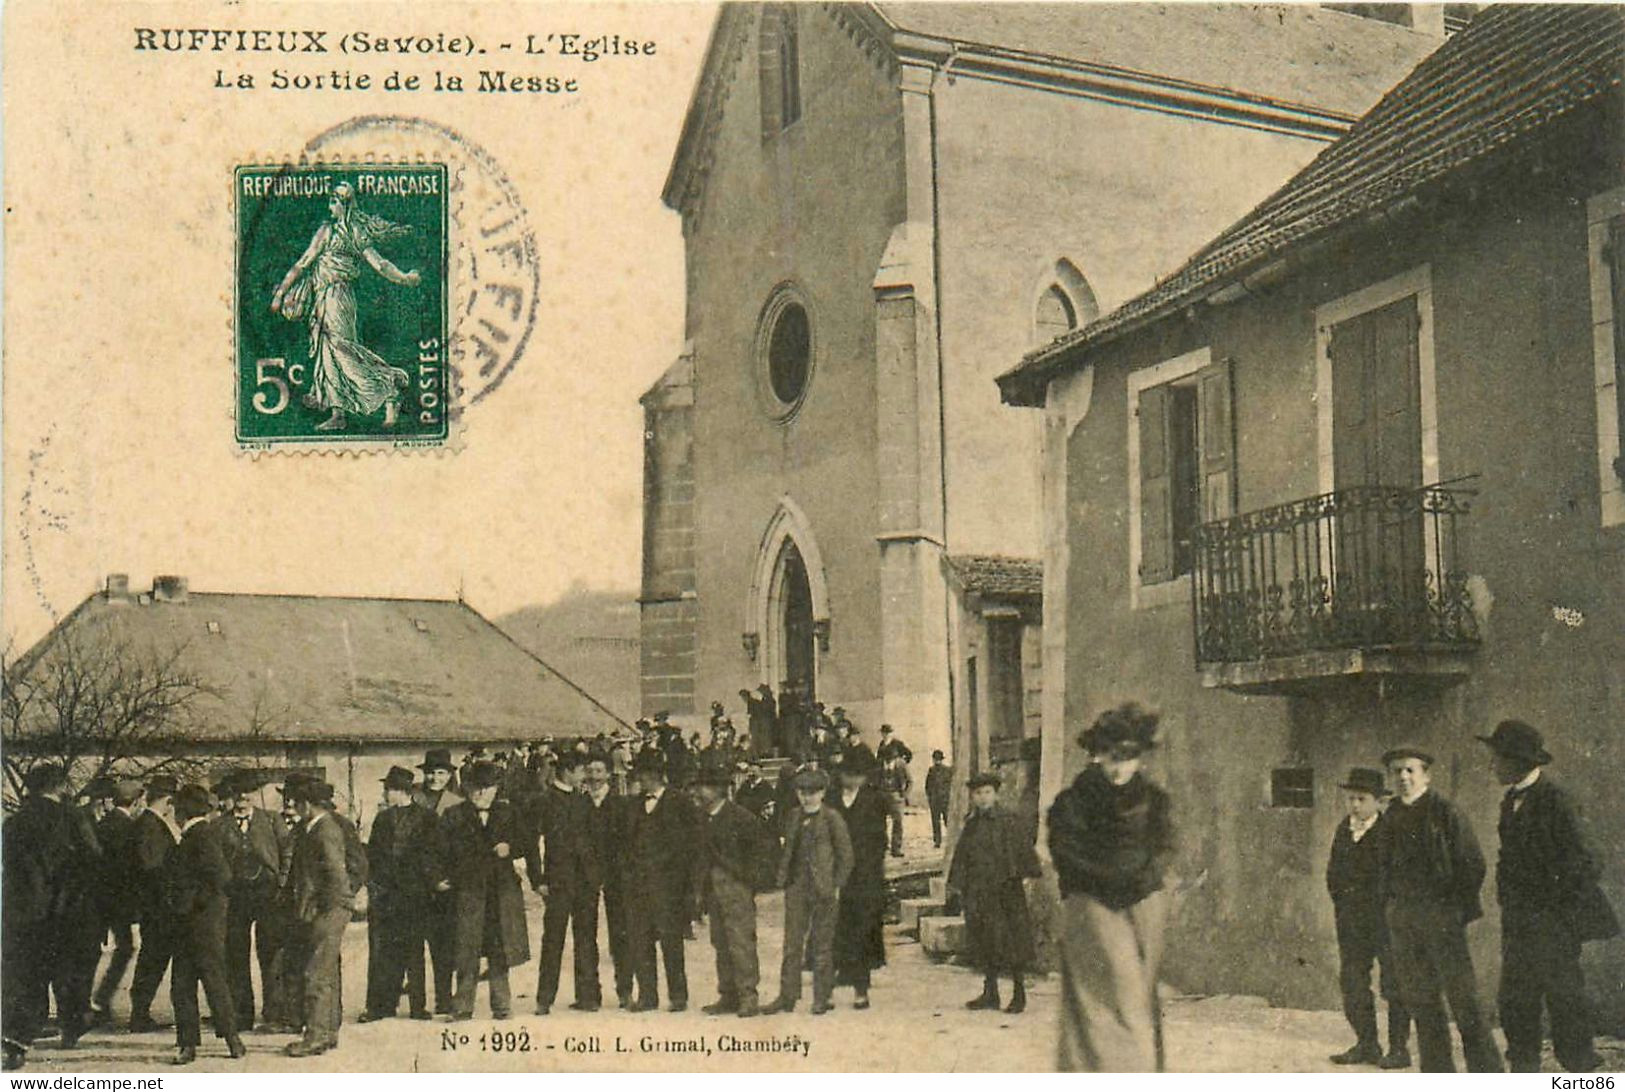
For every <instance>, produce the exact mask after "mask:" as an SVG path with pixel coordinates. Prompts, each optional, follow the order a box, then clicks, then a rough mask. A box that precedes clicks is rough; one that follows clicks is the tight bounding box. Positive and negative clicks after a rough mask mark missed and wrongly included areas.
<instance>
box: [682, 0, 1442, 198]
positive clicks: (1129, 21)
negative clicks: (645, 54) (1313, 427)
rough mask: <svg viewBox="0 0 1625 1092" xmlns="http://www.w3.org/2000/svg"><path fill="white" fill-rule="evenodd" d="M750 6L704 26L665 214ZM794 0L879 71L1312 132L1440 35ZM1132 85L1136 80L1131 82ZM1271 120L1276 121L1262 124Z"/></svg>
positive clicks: (1332, 125)
mask: <svg viewBox="0 0 1625 1092" xmlns="http://www.w3.org/2000/svg"><path fill="white" fill-rule="evenodd" d="M760 7H761V5H759V4H754V3H738V2H735V3H725V4H723V5H722V8H721V11H720V12H719V14H718V16H717V21H716V23H715V24H714V25H713V26H712V29H711V37H710V41H709V43H708V44H707V46H706V54H705V61H704V63H703V65H702V67H701V71H700V76H699V79H698V80H697V81H696V84H695V88H694V92H693V96H692V98H691V99H690V102H689V109H688V113H687V115H686V117H685V119H684V122H683V130H682V134H681V136H680V137H679V138H678V143H677V149H676V153H675V154H674V156H673V159H672V165H671V170H670V172H669V174H668V175H667V178H666V184H665V187H664V189H663V191H662V199H663V200H664V201H665V202H666V204H667V205H668V206H670V207H672V208H674V209H686V208H687V207H689V205H690V203H691V202H692V201H693V200H694V198H695V196H696V195H697V193H698V192H699V190H700V188H701V186H702V184H703V179H704V175H705V174H706V172H707V170H708V162H709V157H710V155H711V154H712V146H713V144H714V136H715V130H716V126H717V124H718V121H719V119H720V115H721V109H722V104H723V103H724V102H725V100H726V99H727V96H728V93H729V88H730V85H731V83H732V81H733V76H734V69H735V67H736V66H737V64H738V62H739V61H740V60H741V58H742V56H743V55H744V53H745V50H746V48H747V37H748V35H749V33H750V31H751V29H752V28H753V27H754V26H755V25H756V14H755V13H756V11H757V10H758V9H759V8H760ZM806 7H807V9H809V10H814V11H819V12H823V13H825V14H827V15H828V16H830V17H831V18H832V19H833V20H834V21H835V22H836V23H838V24H839V25H840V26H841V27H842V28H843V29H845V31H846V32H847V33H848V34H849V35H850V36H851V37H852V38H853V40H854V41H855V42H857V44H858V45H859V47H860V48H861V49H862V50H863V51H864V52H865V53H867V54H868V55H869V56H870V57H871V58H873V59H875V60H876V61H877V62H879V63H882V64H885V65H888V66H895V65H896V63H897V61H898V59H899V57H900V56H903V55H904V54H908V55H911V56H914V57H922V56H925V57H931V58H933V59H935V60H936V61H937V62H944V63H951V64H955V65H957V66H959V69H960V71H961V73H962V74H968V73H969V72H970V70H971V69H970V67H969V66H967V65H966V63H965V62H966V61H967V60H969V59H970V58H983V59H988V58H993V59H996V60H998V61H999V62H1000V63H1001V64H1002V63H1012V64H1018V65H1021V66H1026V67H1027V68H1036V69H1043V68H1061V69H1067V70H1069V71H1070V73H1071V74H1072V75H1074V76H1077V75H1080V74H1082V75H1084V76H1086V77H1087V78H1088V79H1090V80H1093V81H1096V82H1097V83H1099V84H1100V85H1101V87H1103V88H1105V97H1107V98H1109V99H1110V100H1111V101H1119V102H1126V103H1128V104H1130V105H1133V104H1134V103H1135V102H1136V101H1137V100H1138V99H1143V100H1144V101H1143V102H1141V105H1144V104H1146V103H1149V102H1152V101H1157V100H1160V99H1163V98H1173V99H1178V100H1187V99H1188V100H1189V101H1188V102H1187V103H1186V105H1183V106H1181V107H1180V108H1179V109H1178V112H1181V113H1184V114H1186V115H1187V116H1198V117H1203V116H1209V117H1215V116H1221V115H1225V114H1226V113H1227V108H1226V107H1225V106H1224V105H1222V103H1220V102H1219V101H1218V100H1219V99H1220V98H1227V99H1230V100H1236V101H1241V102H1248V103H1251V104H1253V105H1254V106H1257V107H1262V108H1264V109H1265V113H1271V112H1277V113H1278V111H1275V108H1277V107H1286V108H1289V109H1288V110H1287V111H1286V114H1285V115H1284V116H1285V117H1286V118H1287V120H1286V121H1285V124H1288V125H1291V126H1293V127H1295V130H1296V131H1299V132H1301V133H1302V134H1304V135H1315V136H1318V137H1319V138H1320V139H1329V138H1330V137H1332V136H1335V135H1337V134H1339V133H1341V132H1342V131H1343V130H1344V129H1346V128H1347V126H1348V125H1349V124H1350V123H1352V121H1353V120H1354V118H1355V117H1356V116H1358V115H1359V114H1360V113H1361V112H1362V111H1363V110H1365V108H1366V107H1368V106H1369V105H1370V104H1371V103H1372V102H1374V101H1375V100H1376V98H1377V97H1378V96H1379V95H1380V94H1382V92H1383V91H1385V90H1386V89H1387V88H1389V87H1391V86H1392V85H1393V84H1394V81H1396V80H1398V79H1399V78H1400V77H1401V76H1403V75H1404V74H1405V72H1407V71H1409V69H1410V67H1411V66H1412V65H1414V64H1415V63H1416V61H1417V60H1419V59H1420V58H1421V57H1423V56H1425V55H1426V54H1427V53H1428V52H1429V51H1430V50H1432V49H1433V48H1434V47H1436V46H1437V45H1438V42H1439V40H1438V39H1437V38H1435V37H1433V36H1431V35H1428V34H1424V33H1420V32H1418V31H1414V30H1411V29H1409V28H1407V27H1401V26H1397V25H1394V24H1390V23H1384V22H1381V21H1377V20H1372V19H1365V18H1361V17H1358V16H1354V15H1348V14H1345V13H1342V12H1336V11H1329V10H1325V9H1321V8H1317V7H1314V6H1311V5H1304V4H1278V5H1243V4H1190V3H1173V4H1152V3H1075V2H1074V3H999V4H985V3H952V2H945V3H935V2H932V3H884V2H881V3H862V4H860V3H825V4H819V5H816V6H814V5H811V4H809V5H806ZM950 58H952V60H949V59H950ZM1024 79H1025V77H1024ZM1124 81H1127V82H1126V83H1125V82H1124ZM1005 82H1007V83H1009V82H1012V81H1010V80H1006V81H1005ZM1017 82H1020V81H1017ZM1137 82H1144V83H1145V84H1146V86H1145V87H1141V88H1139V89H1138V90H1136V89H1135V86H1134V85H1135V84H1136V83H1137ZM1022 85H1024V86H1041V84H1035V83H1022ZM1278 123H1281V118H1280V117H1277V118H1276V119H1275V121H1272V122H1270V123H1269V124H1278Z"/></svg>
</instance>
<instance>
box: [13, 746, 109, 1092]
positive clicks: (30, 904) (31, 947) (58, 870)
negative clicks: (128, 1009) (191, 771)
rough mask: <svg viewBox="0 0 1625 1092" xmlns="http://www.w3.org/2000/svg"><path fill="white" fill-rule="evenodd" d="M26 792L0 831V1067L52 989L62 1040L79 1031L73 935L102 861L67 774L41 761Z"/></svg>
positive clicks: (28, 1032) (21, 1046) (33, 1027)
mask: <svg viewBox="0 0 1625 1092" xmlns="http://www.w3.org/2000/svg"><path fill="white" fill-rule="evenodd" d="M23 787H24V791H25V795H24V797H23V799H22V802H21V804H20V805H19V807H18V809H17V812H16V814H14V815H13V816H12V817H11V818H10V819H8V820H6V823H5V829H4V835H3V836H0V853H3V857H4V864H3V869H0V873H3V874H0V886H3V889H4V898H0V915H3V918H0V921H3V924H0V934H3V935H0V962H3V963H4V970H3V979H4V985H5V988H4V990H3V991H0V1036H3V1038H4V1045H5V1068H6V1069H8V1070H10V1069H15V1068H17V1067H19V1066H20V1065H22V1062H23V1058H24V1057H25V1055H26V1054H27V1051H28V1048H29V1047H30V1046H31V1045H32V1044H33V1042H34V1039H35V1038H36V1037H37V1036H38V1035H39V1033H40V1029H41V1028H42V1027H43V1026H44V1024H45V1016H46V1011H47V1009H48V1007H49V998H50V992H51V991H52V990H55V992H56V998H57V1009H58V1012H59V1016H60V1018H61V1024H62V1041H63V1045H64V1046H72V1045H73V1044H74V1043H75V1042H77V1041H78V1039H79V1036H80V1035H81V1034H83V1032H84V1027H83V1019H84V1016H85V1014H86V1012H87V1011H88V1008H89V1002H90V998H89V996H88V995H87V996H85V997H80V996H79V994H78V990H79V986H80V976H79V975H78V974H76V973H75V972H76V971H77V970H78V968H77V966H76V965H75V963H74V956H75V954H76V953H75V952H74V950H73V948H72V943H73V941H74V940H75V939H78V936H79V934H78V931H77V930H78V928H79V927H80V923H82V922H83V921H84V920H85V919H86V918H87V917H89V916H91V915H93V914H94V913H95V911H94V908H93V899H92V894H93V893H92V891H91V889H90V887H91V881H93V880H94V877H95V875H96V869H97V868H98V867H99V864H100V860H99V858H100V852H101V850H100V846H99V844H98V843H97V841H96V836H95V831H94V830H93V829H92V828H91V827H90V825H89V823H88V820H87V819H86V818H85V817H84V815H83V813H81V812H80V811H79V810H78V809H77V808H75V807H74V806H73V805H72V804H70V803H68V802H67V800H66V797H67V791H68V782H67V774H66V772H65V771H64V770H63V768H62V767H61V766H60V765H58V764H56V763H42V764H40V765H38V766H35V767H33V768H32V769H30V770H29V771H28V773H27V774H26V775H25V777H24V782H23Z"/></svg>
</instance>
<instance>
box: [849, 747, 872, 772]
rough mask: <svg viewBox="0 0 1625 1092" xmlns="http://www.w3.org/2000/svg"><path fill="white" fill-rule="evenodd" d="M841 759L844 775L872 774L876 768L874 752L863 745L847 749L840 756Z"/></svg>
mask: <svg viewBox="0 0 1625 1092" xmlns="http://www.w3.org/2000/svg"><path fill="white" fill-rule="evenodd" d="M840 759H841V772H842V773H844V774H847V773H849V774H867V773H872V772H873V771H874V768H875V755H874V752H873V751H871V750H869V748H867V747H865V746H864V745H863V744H861V743H860V744H858V745H856V746H854V747H848V748H846V750H845V752H844V753H841V754H840Z"/></svg>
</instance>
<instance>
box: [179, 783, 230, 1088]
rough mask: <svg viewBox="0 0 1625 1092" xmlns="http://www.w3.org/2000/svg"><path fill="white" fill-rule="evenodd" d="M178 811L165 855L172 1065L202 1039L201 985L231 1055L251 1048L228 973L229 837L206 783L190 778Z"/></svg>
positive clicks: (190, 1057) (191, 1057)
mask: <svg viewBox="0 0 1625 1092" xmlns="http://www.w3.org/2000/svg"><path fill="white" fill-rule="evenodd" d="M175 818H176V819H177V820H178V821H179V822H180V824H181V840H180V843H179V844H178V845H177V846H176V847H175V851H174V853H172V854H170V858H169V866H168V870H167V871H168V875H167V877H166V879H167V884H166V897H167V900H168V906H169V912H170V914H171V915H172V916H173V918H174V924H175V962H174V966H173V968H172V969H171V970H170V975H169V995H170V1000H171V1002H172V1003H173V1004H174V1006H175V1064H176V1065H190V1064H192V1063H193V1062H195V1061H197V1048H198V1047H199V1046H201V1045H202V1044H203V1025H202V1020H201V1018H200V1016H199V1012H198V1004H197V991H198V986H199V985H200V984H201V985H202V987H203V992H204V993H205V994H207V995H208V998H209V1016H210V1019H211V1021H212V1022H213V1024H214V1033H215V1035H216V1037H218V1038H221V1039H224V1040H225V1041H226V1050H227V1052H228V1053H230V1055H231V1056H232V1057H233V1058H242V1057H244V1056H246V1055H247V1053H248V1050H247V1048H245V1047H244V1046H243V1040H242V1038H241V1036H239V1034H238V1028H239V1026H240V1025H239V1024H238V1021H237V1006H236V1003H235V1000H234V998H233V991H232V989H231V985H230V983H229V982H228V976H227V972H226V934H227V929H228V918H229V915H230V913H231V909H230V898H231V895H230V890H231V887H232V883H233V874H232V869H231V863H230V861H229V860H228V859H227V847H228V840H227V837H226V836H225V834H224V832H223V831H221V830H220V829H219V828H218V827H217V826H215V825H214V822H212V821H211V820H212V818H213V808H212V807H211V806H210V803H209V793H208V790H206V789H204V788H203V786H201V785H187V786H185V787H184V788H182V789H181V790H180V792H178V793H176V795H175Z"/></svg>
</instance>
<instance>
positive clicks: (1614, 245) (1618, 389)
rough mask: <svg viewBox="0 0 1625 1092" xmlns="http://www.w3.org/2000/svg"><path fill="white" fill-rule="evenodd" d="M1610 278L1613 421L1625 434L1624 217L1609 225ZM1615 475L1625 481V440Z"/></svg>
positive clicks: (1617, 218)
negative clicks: (1612, 306)
mask: <svg viewBox="0 0 1625 1092" xmlns="http://www.w3.org/2000/svg"><path fill="white" fill-rule="evenodd" d="M1608 277H1609V280H1610V281H1611V282H1612V289H1613V302H1614V310H1613V314H1614V413H1615V417H1614V420H1615V421H1616V422H1617V424H1618V426H1619V428H1618V431H1621V432H1625V216H1616V217H1614V218H1613V220H1611V221H1610V222H1609V224H1608ZM1614 473H1615V474H1617V475H1619V477H1620V479H1621V480H1622V481H1625V440H1621V441H1620V445H1619V451H1618V452H1617V453H1616V455H1615V457H1614Z"/></svg>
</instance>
